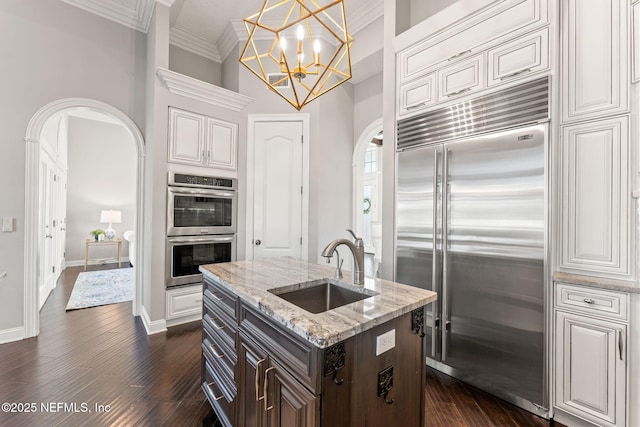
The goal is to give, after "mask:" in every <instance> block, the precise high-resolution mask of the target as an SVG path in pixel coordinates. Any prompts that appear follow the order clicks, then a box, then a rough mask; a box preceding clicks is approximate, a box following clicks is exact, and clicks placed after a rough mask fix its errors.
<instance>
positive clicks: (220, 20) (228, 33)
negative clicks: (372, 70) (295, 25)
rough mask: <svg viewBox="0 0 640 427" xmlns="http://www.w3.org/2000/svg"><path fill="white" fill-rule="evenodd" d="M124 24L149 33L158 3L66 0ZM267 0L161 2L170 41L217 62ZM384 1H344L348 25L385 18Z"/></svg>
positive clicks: (354, 27) (353, 30)
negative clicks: (166, 14)
mask: <svg viewBox="0 0 640 427" xmlns="http://www.w3.org/2000/svg"><path fill="white" fill-rule="evenodd" d="M62 1H63V2H65V3H68V4H71V5H74V6H77V7H79V8H82V9H84V10H86V11H89V12H91V13H94V14H97V15H99V16H102V17H104V18H107V19H111V20H113V21H116V22H118V23H120V24H123V25H126V26H128V27H131V28H134V29H136V30H138V31H142V32H145V33H146V32H147V30H148V29H149V23H150V20H151V15H152V11H153V5H154V2H155V0H62ZM263 2H264V0H235V1H233V0H158V3H162V4H166V5H171V15H170V26H171V30H170V42H171V44H172V45H174V46H178V47H180V48H183V49H185V50H188V51H190V52H193V53H196V54H198V55H201V56H204V57H206V58H209V59H211V60H213V61H216V62H221V61H223V60H224V59H225V58H226V56H227V55H228V54H229V53H230V52H231V50H232V49H233V47H234V46H236V44H237V42H238V40H241V39H242V38H243V37H244V38H246V35H245V34H246V32H245V29H244V26H243V25H242V19H243V18H245V17H247V16H250V15H252V14H254V13H256V12H258V11H259V10H260V8H261V6H262V4H263ZM383 3H384V1H383V0H344V5H345V10H346V11H345V13H346V16H347V26H348V28H349V32H350V33H352V34H353V33H356V32H357V31H358V30H360V29H362V28H364V27H365V26H366V25H368V24H370V23H371V22H373V21H374V20H375V19H377V18H379V17H380V16H382V11H383V8H384V7H383Z"/></svg>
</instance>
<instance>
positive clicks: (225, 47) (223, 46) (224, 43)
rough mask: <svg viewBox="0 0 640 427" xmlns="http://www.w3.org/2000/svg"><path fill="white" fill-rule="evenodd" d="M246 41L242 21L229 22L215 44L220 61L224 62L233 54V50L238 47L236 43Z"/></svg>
mask: <svg viewBox="0 0 640 427" xmlns="http://www.w3.org/2000/svg"><path fill="white" fill-rule="evenodd" d="M246 40H247V32H246V31H245V29H244V24H243V22H242V20H240V19H233V20H231V21H230V22H229V24H228V25H227V26H226V27H225V29H224V32H223V33H222V35H221V36H220V38H219V39H218V42H217V44H216V46H217V47H218V53H219V54H220V58H221V60H222V61H224V60H226V59H227V56H229V54H231V52H233V49H234V48H235V47H236V46H237V45H238V43H239V42H240V41H246Z"/></svg>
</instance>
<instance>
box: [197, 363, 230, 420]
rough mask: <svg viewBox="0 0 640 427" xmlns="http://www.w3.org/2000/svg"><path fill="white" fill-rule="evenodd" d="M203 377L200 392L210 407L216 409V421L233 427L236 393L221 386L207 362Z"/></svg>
mask: <svg viewBox="0 0 640 427" xmlns="http://www.w3.org/2000/svg"><path fill="white" fill-rule="evenodd" d="M204 377H205V378H204V382H203V383H202V390H203V391H204V394H205V396H206V397H207V400H208V401H209V403H210V404H211V406H212V407H213V408H215V409H216V415H217V416H218V419H219V420H220V422H221V423H222V425H224V426H225V427H233V423H234V420H235V412H236V406H237V399H236V393H234V392H232V391H231V390H228V389H227V388H226V387H224V386H223V385H222V382H221V381H220V379H219V378H218V375H216V372H215V371H214V369H213V367H212V366H211V365H210V364H209V362H205V368H204Z"/></svg>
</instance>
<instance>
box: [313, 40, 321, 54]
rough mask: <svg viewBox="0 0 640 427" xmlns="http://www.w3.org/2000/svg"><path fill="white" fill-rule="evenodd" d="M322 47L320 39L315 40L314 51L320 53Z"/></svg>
mask: <svg viewBox="0 0 640 427" xmlns="http://www.w3.org/2000/svg"><path fill="white" fill-rule="evenodd" d="M320 48H321V46H320V40H316V41H314V42H313V51H314V52H315V53H320Z"/></svg>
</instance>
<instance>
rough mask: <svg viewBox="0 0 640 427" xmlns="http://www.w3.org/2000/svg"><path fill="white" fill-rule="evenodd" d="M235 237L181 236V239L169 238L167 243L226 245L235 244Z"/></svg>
mask: <svg viewBox="0 0 640 427" xmlns="http://www.w3.org/2000/svg"><path fill="white" fill-rule="evenodd" d="M235 238H236V237H235V235H233V236H228V235H220V236H216V235H211V234H210V235H207V236H180V237H167V241H168V242H169V243H207V242H211V243H224V242H233V241H234V240H235Z"/></svg>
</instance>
